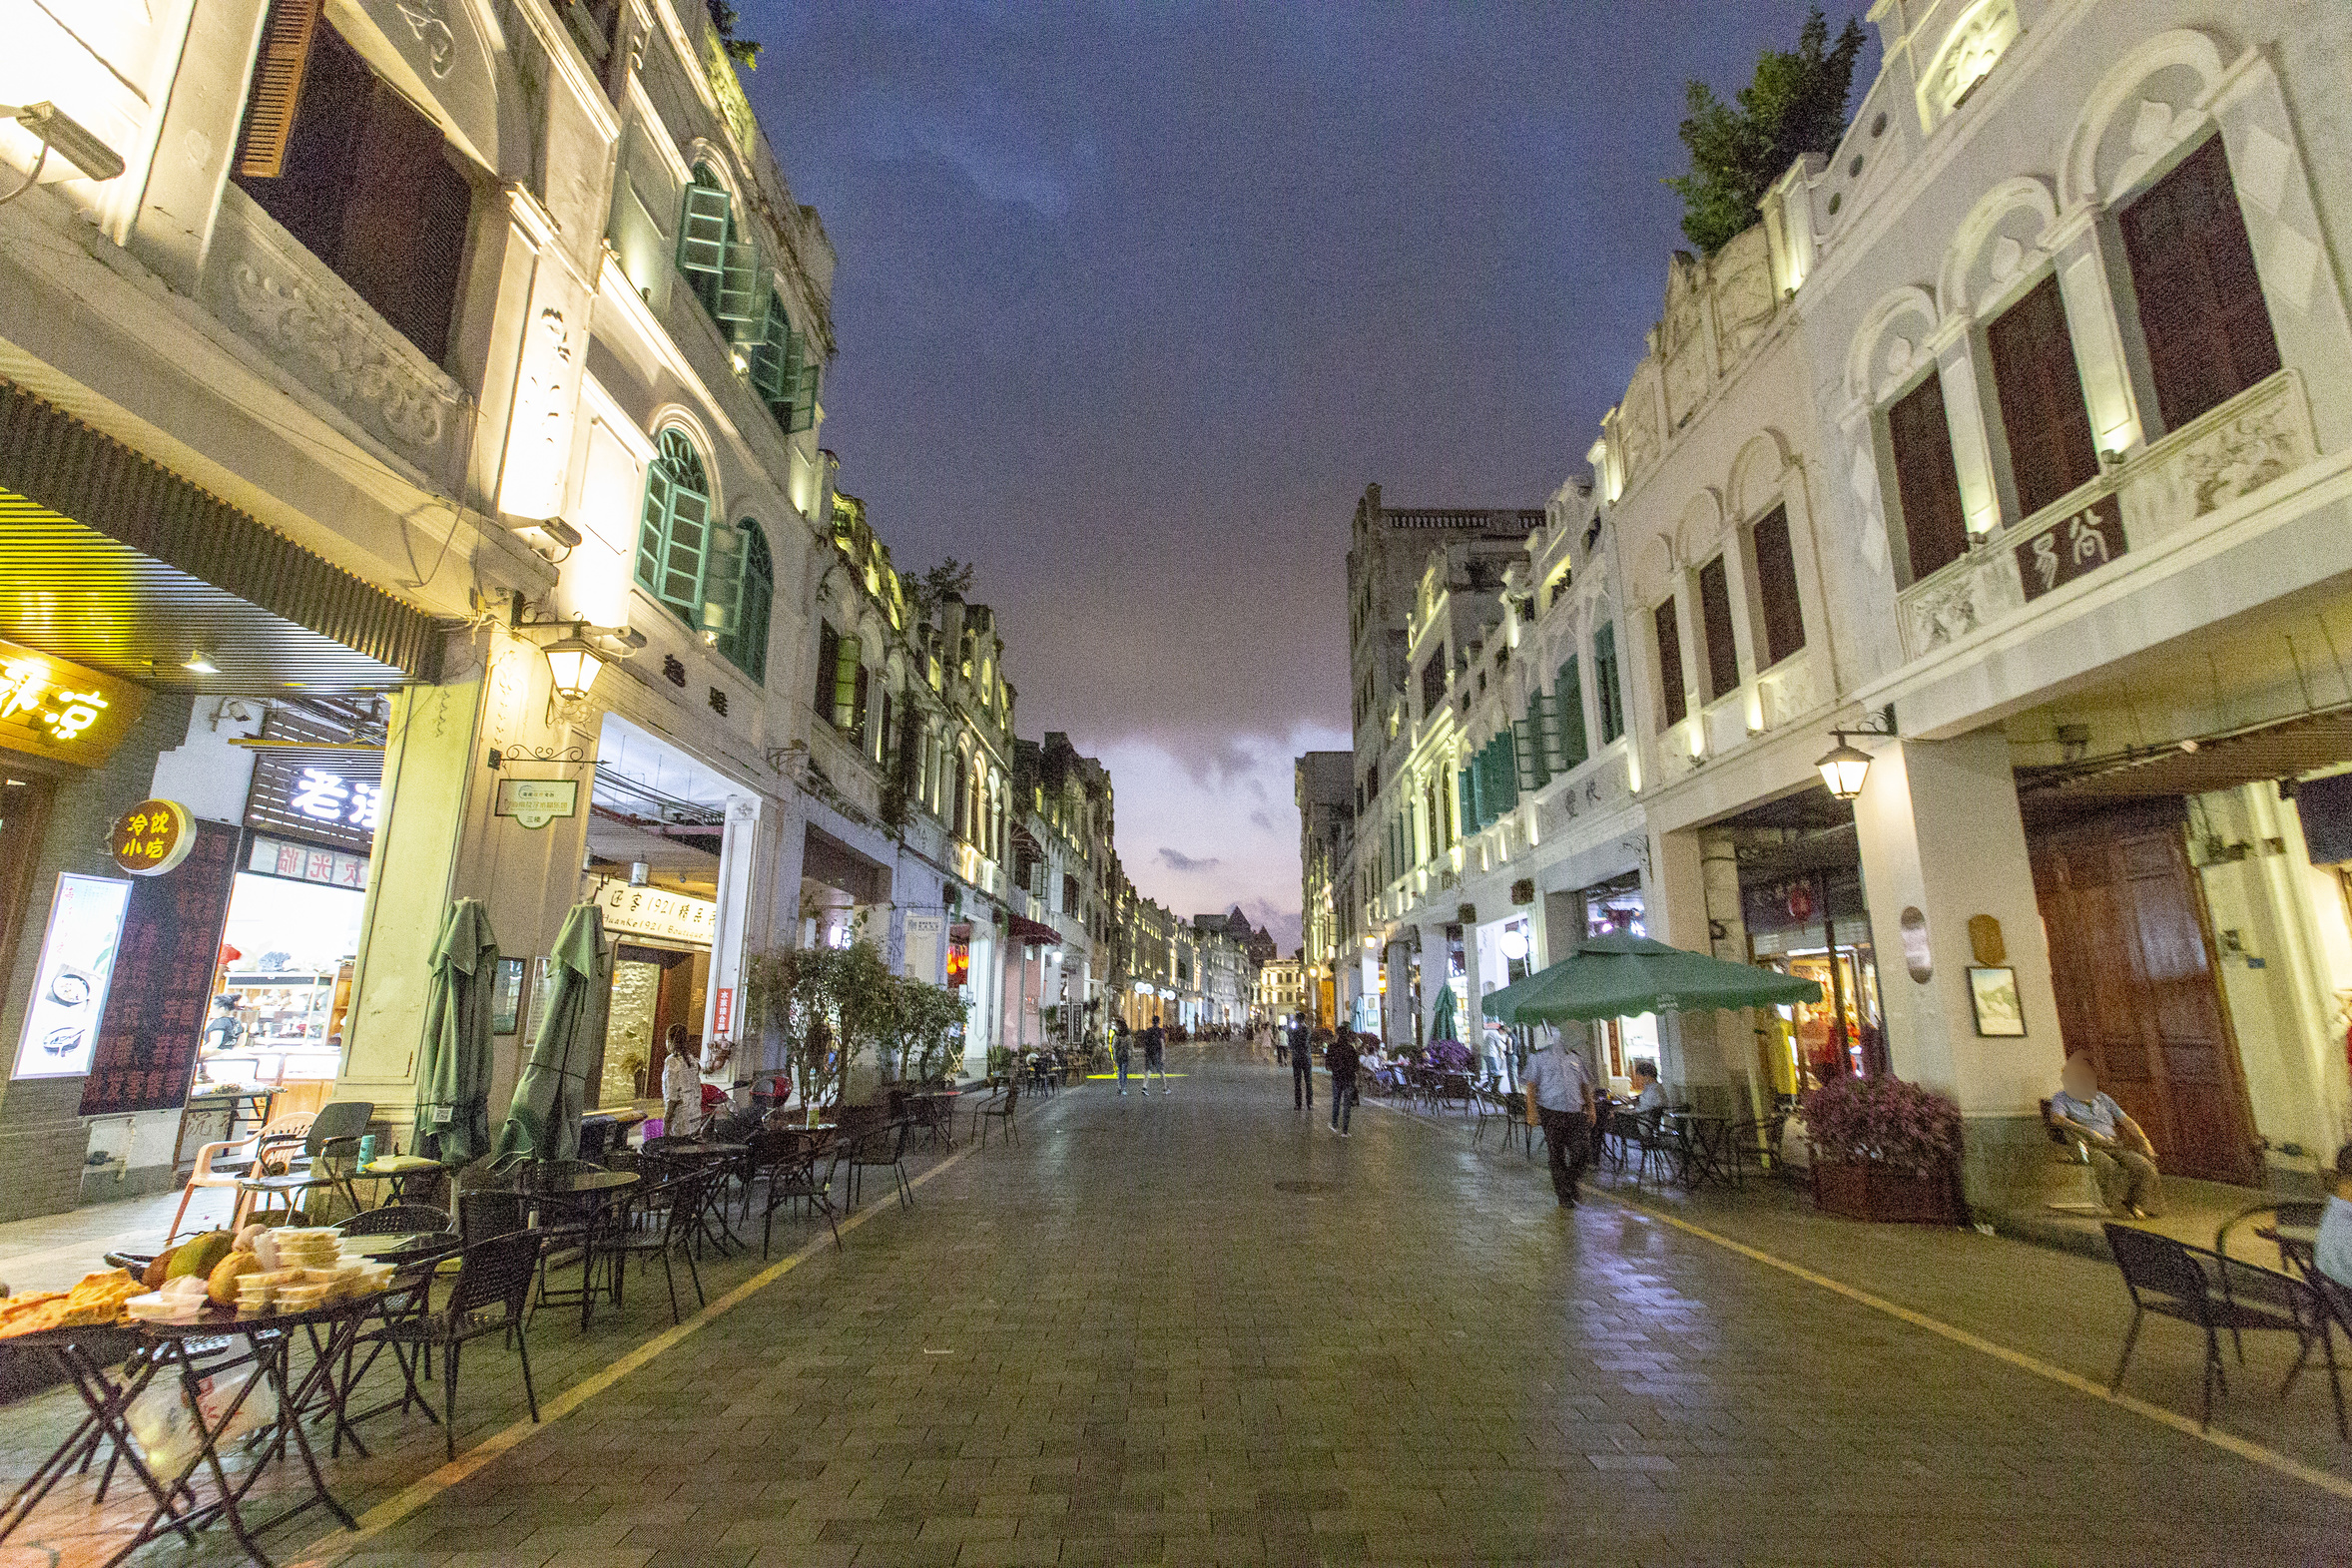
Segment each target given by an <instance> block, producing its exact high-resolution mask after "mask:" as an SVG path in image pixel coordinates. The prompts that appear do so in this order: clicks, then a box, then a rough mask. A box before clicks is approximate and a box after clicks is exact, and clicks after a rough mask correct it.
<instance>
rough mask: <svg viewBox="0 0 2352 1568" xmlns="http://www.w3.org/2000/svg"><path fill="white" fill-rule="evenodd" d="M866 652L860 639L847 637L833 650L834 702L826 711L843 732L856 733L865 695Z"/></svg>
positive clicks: (845, 733) (847, 733)
mask: <svg viewBox="0 0 2352 1568" xmlns="http://www.w3.org/2000/svg"><path fill="white" fill-rule="evenodd" d="M864 658H865V654H864V652H863V651H862V650H861V649H860V648H859V646H858V639H856V638H855V637H845V638H843V639H842V640H841V644H840V646H839V647H838V648H837V649H836V651H835V653H834V660H833V704H832V706H831V707H830V708H829V709H828V710H827V711H828V712H829V713H830V714H831V715H832V716H833V727H834V728H835V729H836V730H839V731H841V732H842V733H843V734H844V735H851V734H854V733H855V732H856V727H857V724H858V716H859V710H860V709H861V708H862V707H863V706H864V703H863V701H862V700H863V699H864V697H865V696H866V666H865V664H864V663H863V660H864Z"/></svg>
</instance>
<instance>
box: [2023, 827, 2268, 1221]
mask: <svg viewBox="0 0 2352 1568" xmlns="http://www.w3.org/2000/svg"><path fill="white" fill-rule="evenodd" d="M2032 848H2033V858H2034V890H2035V893H2036V896H2037V899H2038V901H2039V902H2040V904H2041V907H2042V923H2043V925H2044V927H2045V928H2046V930H2047V931H2048V934H2049V938H2050V958H2051V970H2052V975H2051V977H2052V980H2053V982H2054V984H2055V986H2056V988H2057V991H2058V1027H2059V1031H2060V1033H2061V1034H2062V1036H2063V1037H2064V1040H2065V1047H2066V1050H2067V1052H2068V1054H2071V1053H2073V1052H2075V1051H2088V1052H2090V1053H2091V1060H2092V1062H2093V1063H2094V1064H2095V1065H2096V1066H2097V1068H2098V1076H2099V1083H2100V1085H2101V1086H2102V1087H2103V1088H2104V1089H2105V1090H2106V1091H2107V1093H2109V1094H2111V1095H2113V1096H2114V1097H2115V1100H2116V1102H2117V1103H2118V1104H2120V1105H2121V1106H2122V1107H2123V1109H2124V1110H2125V1111H2128V1112H2129V1113H2130V1114H2131V1118H2132V1120H2134V1121H2136V1122H2137V1123H2139V1125H2140V1126H2141V1127H2142V1128H2144V1129H2146V1131H2147V1135H2148V1139H2149V1141H2150V1142H2152V1143H2154V1144H2155V1146H2156V1154H2157V1163H2158V1164H2159V1165H2161V1166H2162V1168H2163V1169H2164V1170H2165V1171H2167V1172H2171V1173H2175V1174H2178V1175H2182V1176H2198V1177H2205V1178H2208V1179H2210V1180H2213V1181H2223V1182H2243V1183H2249V1184H2251V1183H2253V1182H2255V1181H2256V1180H2257V1179H2258V1172H2257V1170H2256V1166H2255V1159H2254V1149H2253V1125H2254V1119H2253V1114H2252V1110H2251V1108H2250V1106H2249V1105H2248V1103H2247V1099H2246V1089H2245V1074H2244V1070H2243V1068H2242V1067H2241V1065H2240V1063H2239V1061H2238V1053H2237V1040H2236V1037H2235V1036H2234V1035H2233V1034H2232V1033H2231V1031H2230V1027H2229V1014H2228V1010H2227V1009H2226V1008H2225V1007H2224V1006H2223V1004H2222V1000H2221V991H2220V987H2219V986H2218V985H2217V984H2216V983H2215V981H2214V977H2213V957H2212V943H2211V942H2210V940H2209V939H2208V937H2207V934H2206V928H2205V906H2204V898H2203V895H2202V892H2201V890H2200V889H2199V887H2198V885H2197V881H2196V877H2195V875H2194V873H2193V872H2192V871H2191V870H2190V869H2189V864H2188V850H2187V839H2186V836H2185V831H2184V823H2183V818H2182V816H2181V813H2180V810H2179V802H2178V801H2171V802H2166V803H2165V805H2164V806H2163V807H2162V808H2155V809H2151V808H2148V807H2134V808H2132V809H2129V810H2124V811H2116V812H2110V813H2106V814H2103V815H2100V816H2097V817H2093V818H2089V819H2087V820H2083V821H2076V822H2069V823H2067V824H2065V825H2064V826H2063V827H2058V828H2053V829H2050V830H2047V831H2044V832H2040V833H2037V834H2036V835H2035V836H2034V838H2033V840H2032Z"/></svg>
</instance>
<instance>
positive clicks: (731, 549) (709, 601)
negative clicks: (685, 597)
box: [698, 523, 743, 637]
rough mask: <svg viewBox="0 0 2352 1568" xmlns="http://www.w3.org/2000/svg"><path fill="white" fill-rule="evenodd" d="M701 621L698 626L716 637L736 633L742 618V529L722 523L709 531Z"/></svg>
mask: <svg viewBox="0 0 2352 1568" xmlns="http://www.w3.org/2000/svg"><path fill="white" fill-rule="evenodd" d="M702 577H703V587H702V618H701V620H700V622H699V623H698V625H699V626H700V627H701V629H702V630H703V631H704V632H706V633H708V634H710V635H712V636H715V637H724V636H725V635H726V634H728V633H729V632H732V631H734V630H735V628H736V625H737V623H738V622H739V621H740V620H741V619H742V616H743V602H742V601H743V530H742V529H741V528H730V527H728V526H727V525H726V524H725V523H720V524H718V525H717V526H716V527H714V528H712V529H711V530H710V545H709V548H708V549H707V550H705V551H704V552H703V574H702Z"/></svg>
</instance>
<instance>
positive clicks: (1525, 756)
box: [1510, 692, 1551, 793]
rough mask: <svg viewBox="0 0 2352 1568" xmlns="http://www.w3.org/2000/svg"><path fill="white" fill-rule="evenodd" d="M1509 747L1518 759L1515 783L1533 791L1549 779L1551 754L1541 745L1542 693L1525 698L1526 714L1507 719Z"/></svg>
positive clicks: (1523, 788)
mask: <svg viewBox="0 0 2352 1568" xmlns="http://www.w3.org/2000/svg"><path fill="white" fill-rule="evenodd" d="M1510 737H1511V747H1512V750H1513V752H1514V753H1515V754H1516V756H1517V759H1518V786H1519V788H1520V790H1521V791H1523V792H1529V793H1531V792H1533V791H1534V790H1537V789H1540V788H1542V787H1543V786H1544V785H1545V784H1548V783H1550V782H1551V754H1550V753H1549V751H1547V750H1546V749H1545V747H1544V745H1543V694H1542V693H1541V692H1537V693H1535V694H1534V695H1533V696H1531V697H1529V698H1528V699H1527V717H1526V718H1524V719H1515V720H1513V721H1511V726H1510Z"/></svg>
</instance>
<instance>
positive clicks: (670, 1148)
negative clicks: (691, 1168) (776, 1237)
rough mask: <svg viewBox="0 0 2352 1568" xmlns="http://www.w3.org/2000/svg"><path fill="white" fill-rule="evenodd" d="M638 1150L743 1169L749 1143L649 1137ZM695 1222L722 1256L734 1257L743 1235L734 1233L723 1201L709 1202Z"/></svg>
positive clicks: (690, 1162) (663, 1157)
mask: <svg viewBox="0 0 2352 1568" xmlns="http://www.w3.org/2000/svg"><path fill="white" fill-rule="evenodd" d="M639 1152H640V1153H641V1154H645V1155H650V1156H651V1157H653V1158H654V1159H656V1160H662V1161H667V1162H669V1163H671V1164H687V1165H704V1164H712V1163H720V1162H725V1163H732V1164H734V1165H735V1166H736V1168H737V1169H738V1170H739V1171H742V1170H746V1169H748V1168H749V1164H750V1161H751V1157H752V1146H751V1145H750V1144H739V1143H729V1142H727V1141H726V1140H725V1139H720V1138H707V1139H706V1138H649V1139H647V1140H646V1141H645V1144H644V1147H643V1148H642V1149H641V1150H640V1151H639ZM713 1215H716V1216H717V1217H718V1220H719V1229H718V1232H717V1233H716V1234H713V1232H712V1230H711V1217H712V1216H713ZM697 1224H699V1225H700V1226H701V1228H702V1234H703V1239H704V1240H705V1241H707V1242H709V1243H710V1244H711V1245H712V1246H713V1247H716V1248H718V1249H719V1251H720V1253H721V1254H722V1255H724V1256H728V1257H732V1256H734V1254H735V1251H736V1249H737V1248H739V1247H742V1246H743V1245H744V1241H743V1238H742V1237H740V1236H737V1235H736V1234H735V1227H734V1226H732V1225H730V1224H729V1223H728V1221H727V1206H726V1205H725V1204H723V1203H719V1202H715V1201H714V1202H713V1203H711V1204H710V1205H709V1206H708V1207H707V1208H705V1209H704V1210H703V1212H702V1214H701V1215H700V1216H698V1217H697Z"/></svg>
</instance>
